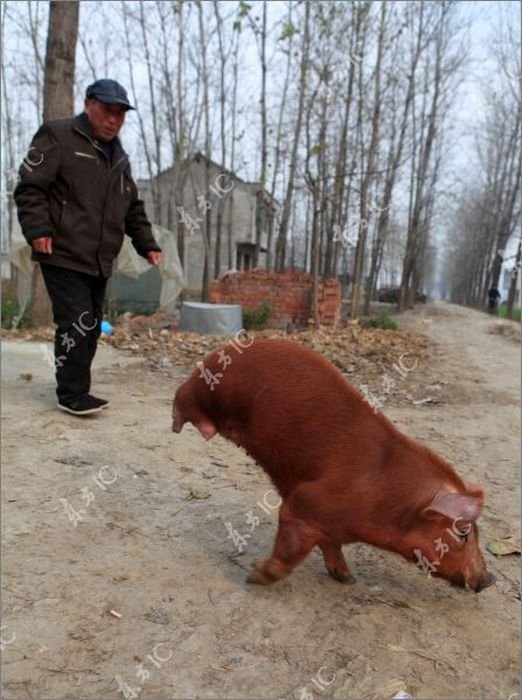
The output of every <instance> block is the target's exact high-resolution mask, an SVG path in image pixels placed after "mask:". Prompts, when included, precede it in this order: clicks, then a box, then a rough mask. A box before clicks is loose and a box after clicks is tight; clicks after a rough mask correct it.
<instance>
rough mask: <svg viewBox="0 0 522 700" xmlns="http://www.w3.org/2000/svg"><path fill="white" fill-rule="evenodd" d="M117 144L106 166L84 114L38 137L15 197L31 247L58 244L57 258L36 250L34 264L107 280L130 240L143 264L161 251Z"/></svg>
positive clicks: (53, 123)
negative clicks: (49, 241)
mask: <svg viewBox="0 0 522 700" xmlns="http://www.w3.org/2000/svg"><path fill="white" fill-rule="evenodd" d="M112 145H113V157H112V162H111V163H109V161H108V160H107V158H106V156H105V155H104V153H103V149H102V148H101V146H100V145H99V143H98V142H97V141H96V139H95V137H94V135H93V132H92V129H91V126H90V123H89V120H88V118H87V115H86V114H80V115H79V116H77V117H75V118H74V119H59V120H56V121H50V122H46V123H45V124H44V125H43V126H42V127H41V128H40V129H39V130H38V132H37V133H36V135H35V136H34V138H33V141H32V143H31V146H30V148H29V151H28V153H27V156H26V157H25V159H24V161H23V163H22V165H21V167H20V177H19V181H18V184H17V186H16V189H15V192H14V198H15V201H16V205H17V207H18V218H19V221H20V225H21V227H22V232H23V234H24V236H25V238H26V240H27V242H28V243H29V244H30V243H31V242H32V241H33V240H34V239H35V238H41V237H43V236H52V238H53V252H52V254H51V255H44V254H41V253H36V252H35V251H34V250H33V260H36V261H37V262H47V263H49V264H51V265H57V266H58V267H66V268H69V269H71V270H77V271H78V272H86V273H88V274H91V275H102V276H103V277H109V276H110V274H111V272H112V263H113V261H114V259H115V257H116V256H117V255H118V253H119V251H120V248H121V246H122V243H123V236H124V234H125V233H126V234H127V235H128V236H130V237H131V239H132V243H133V245H134V247H135V248H136V250H137V251H138V253H139V254H140V255H142V256H143V257H147V253H148V252H149V251H151V250H161V249H160V248H159V246H158V245H157V243H156V241H155V240H154V237H153V235H152V230H151V225H150V223H149V220H148V219H147V215H146V214H145V209H144V206H143V202H142V201H141V199H139V197H138V190H137V187H136V183H135V182H134V180H133V179H132V175H131V170H130V165H129V159H128V157H127V154H126V153H125V151H124V150H123V148H122V146H121V143H120V141H119V139H117V138H116V139H114V140H113V142H112Z"/></svg>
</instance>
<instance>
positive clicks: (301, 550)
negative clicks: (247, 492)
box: [247, 502, 342, 586]
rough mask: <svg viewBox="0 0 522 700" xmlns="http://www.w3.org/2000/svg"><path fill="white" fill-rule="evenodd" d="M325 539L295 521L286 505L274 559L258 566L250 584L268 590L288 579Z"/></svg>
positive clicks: (312, 529) (263, 561)
mask: <svg viewBox="0 0 522 700" xmlns="http://www.w3.org/2000/svg"><path fill="white" fill-rule="evenodd" d="M323 537H324V535H323V534H322V533H321V532H320V530H319V529H317V528H314V527H313V526H312V525H310V524H308V523H307V522H306V521H305V520H303V519H301V518H298V517H296V516H295V515H294V514H293V513H292V510H291V508H290V507H289V505H288V503H285V502H283V504H282V506H281V509H280V511H279V527H278V530H277V535H276V539H275V543H274V549H273V551H272V556H271V557H270V558H269V559H262V560H261V561H258V562H256V564H255V566H254V568H253V569H252V571H251V572H250V574H249V576H248V578H247V581H248V583H258V584H261V585H263V586H266V585H268V584H270V583H274V582H275V581H279V580H280V579H282V578H285V577H286V576H288V575H289V574H290V573H292V571H293V570H294V569H295V567H296V566H297V565H298V564H300V563H301V562H302V561H303V559H305V558H306V556H307V555H308V554H309V553H310V552H311V551H312V549H313V548H314V547H315V546H316V545H317V544H319V542H320V540H321V539H322V538H323ZM341 556H342V555H341Z"/></svg>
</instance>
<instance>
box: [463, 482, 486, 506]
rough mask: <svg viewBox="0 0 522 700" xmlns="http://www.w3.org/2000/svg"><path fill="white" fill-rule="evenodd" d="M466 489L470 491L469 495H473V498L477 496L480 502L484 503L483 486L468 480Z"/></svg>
mask: <svg viewBox="0 0 522 700" xmlns="http://www.w3.org/2000/svg"><path fill="white" fill-rule="evenodd" d="M466 491H467V492H468V496H473V498H476V499H477V500H478V501H480V503H484V489H483V488H482V487H481V486H478V485H477V484H469V483H467V482H466Z"/></svg>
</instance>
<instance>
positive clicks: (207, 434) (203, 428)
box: [194, 418, 217, 440]
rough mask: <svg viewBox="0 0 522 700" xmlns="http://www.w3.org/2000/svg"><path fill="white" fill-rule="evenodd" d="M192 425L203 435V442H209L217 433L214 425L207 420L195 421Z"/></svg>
mask: <svg viewBox="0 0 522 700" xmlns="http://www.w3.org/2000/svg"><path fill="white" fill-rule="evenodd" d="M194 425H195V426H196V428H197V429H198V430H199V432H200V433H201V434H202V435H203V437H204V438H205V440H210V438H213V437H214V435H215V434H216V433H217V428H216V426H215V425H214V423H212V421H210V420H208V418H201V420H198V421H195V423H194Z"/></svg>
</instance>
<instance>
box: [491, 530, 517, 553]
mask: <svg viewBox="0 0 522 700" xmlns="http://www.w3.org/2000/svg"><path fill="white" fill-rule="evenodd" d="M486 549H487V550H488V552H491V554H494V555H495V556H497V557H503V556H505V555H506V554H520V539H519V538H517V537H515V536H514V535H510V536H509V537H503V538H502V539H501V540H493V541H492V542H488V544H487V545H486Z"/></svg>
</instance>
